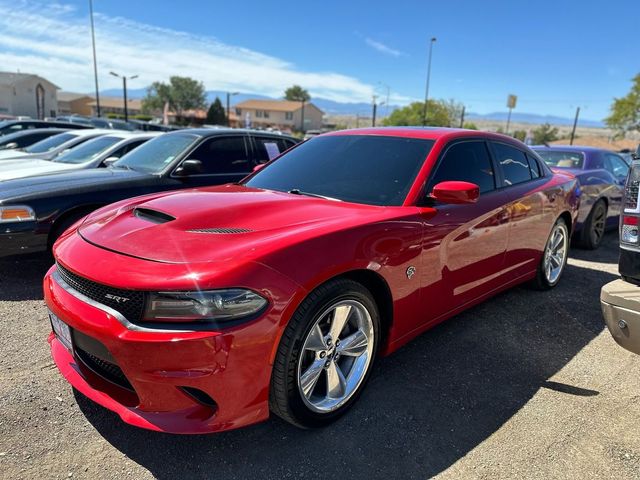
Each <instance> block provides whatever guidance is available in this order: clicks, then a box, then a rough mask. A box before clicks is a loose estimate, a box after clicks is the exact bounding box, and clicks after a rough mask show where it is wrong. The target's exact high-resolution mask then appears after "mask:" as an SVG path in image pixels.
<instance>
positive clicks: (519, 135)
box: [513, 130, 527, 142]
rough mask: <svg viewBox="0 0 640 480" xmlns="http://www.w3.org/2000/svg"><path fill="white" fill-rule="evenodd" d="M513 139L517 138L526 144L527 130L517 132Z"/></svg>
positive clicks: (514, 133)
mask: <svg viewBox="0 0 640 480" xmlns="http://www.w3.org/2000/svg"><path fill="white" fill-rule="evenodd" d="M513 138H517V139H518V140H520V141H521V142H524V139H525V138H527V131H526V130H516V131H515V132H513Z"/></svg>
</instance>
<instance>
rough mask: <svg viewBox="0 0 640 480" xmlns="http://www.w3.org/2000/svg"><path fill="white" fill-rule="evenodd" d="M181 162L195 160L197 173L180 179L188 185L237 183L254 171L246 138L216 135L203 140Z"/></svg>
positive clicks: (243, 136)
mask: <svg viewBox="0 0 640 480" xmlns="http://www.w3.org/2000/svg"><path fill="white" fill-rule="evenodd" d="M184 160H198V161H200V162H201V163H202V168H201V170H200V172H199V173H197V174H190V175H189V176H188V177H181V180H182V181H184V182H186V183H188V184H189V185H191V186H201V185H222V184H224V183H231V182H238V181H240V180H242V179H243V178H244V177H246V176H247V175H248V174H249V173H251V171H252V170H253V162H252V161H251V160H250V157H249V148H248V141H247V137H246V135H229V136H223V135H216V136H214V137H210V138H207V139H205V140H204V141H203V142H202V143H201V144H200V145H198V146H197V147H196V148H195V149H194V150H193V151H192V152H191V153H190V154H188V155H187V157H186V158H185V159H184Z"/></svg>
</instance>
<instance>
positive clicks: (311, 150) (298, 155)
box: [245, 135, 434, 206]
mask: <svg viewBox="0 0 640 480" xmlns="http://www.w3.org/2000/svg"><path fill="white" fill-rule="evenodd" d="M433 143H434V142H433V141H432V140H422V139H414V138H399V137H386V136H373V135H335V136H326V137H314V138H312V139H311V140H308V141H307V142H306V143H303V144H301V145H300V146H298V147H296V148H294V149H293V150H291V151H290V152H288V153H285V154H284V155H283V156H281V157H280V158H279V159H278V160H276V161H275V162H273V163H272V164H269V165H267V166H266V167H265V168H264V169H262V170H260V171H259V172H258V173H256V174H255V175H254V176H253V177H251V178H250V179H249V180H248V181H247V182H246V183H245V185H246V186H248V187H255V188H263V189H267V190H277V191H280V192H292V193H297V194H303V195H304V194H311V195H315V196H324V197H330V198H335V199H338V200H343V201H347V202H355V203H364V204H368V205H388V206H392V205H402V203H403V202H404V199H405V197H406V196H407V193H408V192H409V189H410V188H411V185H412V183H413V180H414V179H415V177H416V175H417V174H418V171H419V170H420V167H422V164H423V163H424V161H425V159H426V157H427V155H428V154H429V152H430V151H431V147H432V146H433Z"/></svg>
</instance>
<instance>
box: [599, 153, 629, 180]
mask: <svg viewBox="0 0 640 480" xmlns="http://www.w3.org/2000/svg"><path fill="white" fill-rule="evenodd" d="M604 168H605V169H607V170H608V171H609V172H611V174H612V175H613V176H614V177H616V178H626V177H627V173H629V165H627V163H626V162H625V161H624V160H623V159H622V158H620V157H619V156H617V155H614V154H612V153H607V154H606V155H605V162H604Z"/></svg>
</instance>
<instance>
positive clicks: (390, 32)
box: [0, 0, 640, 120]
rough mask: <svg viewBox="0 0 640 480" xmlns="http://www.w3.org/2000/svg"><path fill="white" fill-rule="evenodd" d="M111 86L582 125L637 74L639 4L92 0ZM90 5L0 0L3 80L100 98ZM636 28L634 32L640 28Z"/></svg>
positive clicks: (102, 65) (618, 0)
mask: <svg viewBox="0 0 640 480" xmlns="http://www.w3.org/2000/svg"><path fill="white" fill-rule="evenodd" d="M94 10H95V12H96V31H97V36H98V39H97V40H98V46H97V47H98V61H99V70H100V81H101V88H105V89H106V88H115V87H118V86H119V83H118V80H117V79H115V78H113V77H110V76H109V75H108V72H109V70H116V71H118V72H122V73H125V74H131V75H132V74H138V75H140V78H139V79H138V80H136V83H135V84H132V85H131V88H136V87H137V88H140V87H144V86H146V85H148V84H149V83H151V82H153V81H155V80H166V78H168V77H169V76H170V75H173V74H183V75H189V76H192V77H194V78H197V79H199V80H202V81H203V82H204V84H205V86H206V88H207V89H209V90H234V91H236V90H240V91H243V92H254V93H260V94H266V95H273V96H277V95H279V94H281V92H282V90H283V89H284V88H285V87H286V86H288V85H290V84H292V83H300V84H302V85H303V86H304V87H306V88H307V89H309V91H310V92H311V94H312V95H315V96H319V97H325V98H330V99H333V100H338V101H348V100H352V101H369V100H370V97H371V95H372V94H373V93H374V92H375V93H377V94H378V95H381V96H383V97H384V96H385V95H386V87H384V86H383V85H388V86H389V87H390V89H391V97H392V98H391V101H392V103H394V102H395V103H406V102H408V101H411V100H413V99H420V98H422V97H423V96H424V83H425V74H426V63H427V61H426V60H427V59H426V57H427V43H428V39H429V38H430V37H431V36H435V37H437V42H436V44H435V45H434V50H433V65H432V77H431V89H430V96H432V97H437V98H454V99H456V100H458V101H461V102H463V103H464V104H465V105H467V109H468V110H469V111H473V112H478V113H489V112H493V111H504V110H505V109H506V108H505V102H506V97H507V94H509V93H514V94H517V95H518V97H519V100H518V107H517V110H518V111H520V112H528V113H538V114H551V115H560V116H565V117H570V116H572V115H573V112H574V111H575V108H576V107H577V106H580V107H581V108H582V109H583V116H584V118H590V119H595V120H599V119H601V118H603V117H604V116H606V115H607V112H608V108H609V105H610V104H611V100H612V98H613V97H615V96H622V95H624V94H626V93H627V91H628V90H629V87H630V79H631V78H632V77H633V76H634V75H635V74H637V73H639V72H640V48H639V47H640V27H638V25H639V23H638V19H639V18H640V2H639V1H638V0H624V1H623V0H609V1H608V2H606V3H602V2H586V1H577V0H565V1H563V0H555V1H548V0H539V1H536V2H524V1H517V0H514V1H508V2H507V1H490V0H487V1H484V2H479V1H469V0H461V1H458V2H433V1H421V2H420V1H413V2H409V1H399V2H394V3H392V2H384V3H382V2H372V1H369V2H363V1H349V2H344V1H342V2H338V1H333V0H325V1H323V2H300V1H297V2H289V1H280V2H265V1H253V0H245V1H243V2H238V1H236V2H223V1H216V2H202V1H195V0H181V1H180V2H175V1H172V2H159V1H153V2H152V1H147V0H136V1H131V0H129V1H122V0H94ZM87 12H88V8H87V1H86V0H82V1H81V0H67V1H64V0H61V1H59V2H57V3H56V2H41V1H38V0H30V1H27V0H14V1H10V2H8V1H6V0H0V70H17V69H20V71H25V72H33V73H38V74H41V75H44V76H46V77H48V78H50V79H51V80H53V81H54V82H55V83H57V84H58V85H59V86H61V87H62V88H63V89H65V90H76V91H90V90H91V89H92V85H93V84H92V82H93V78H92V70H91V57H90V53H91V52H90V43H89V42H90V38H89V36H88V21H87V15H88V13H87ZM634 29H635V30H634Z"/></svg>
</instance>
